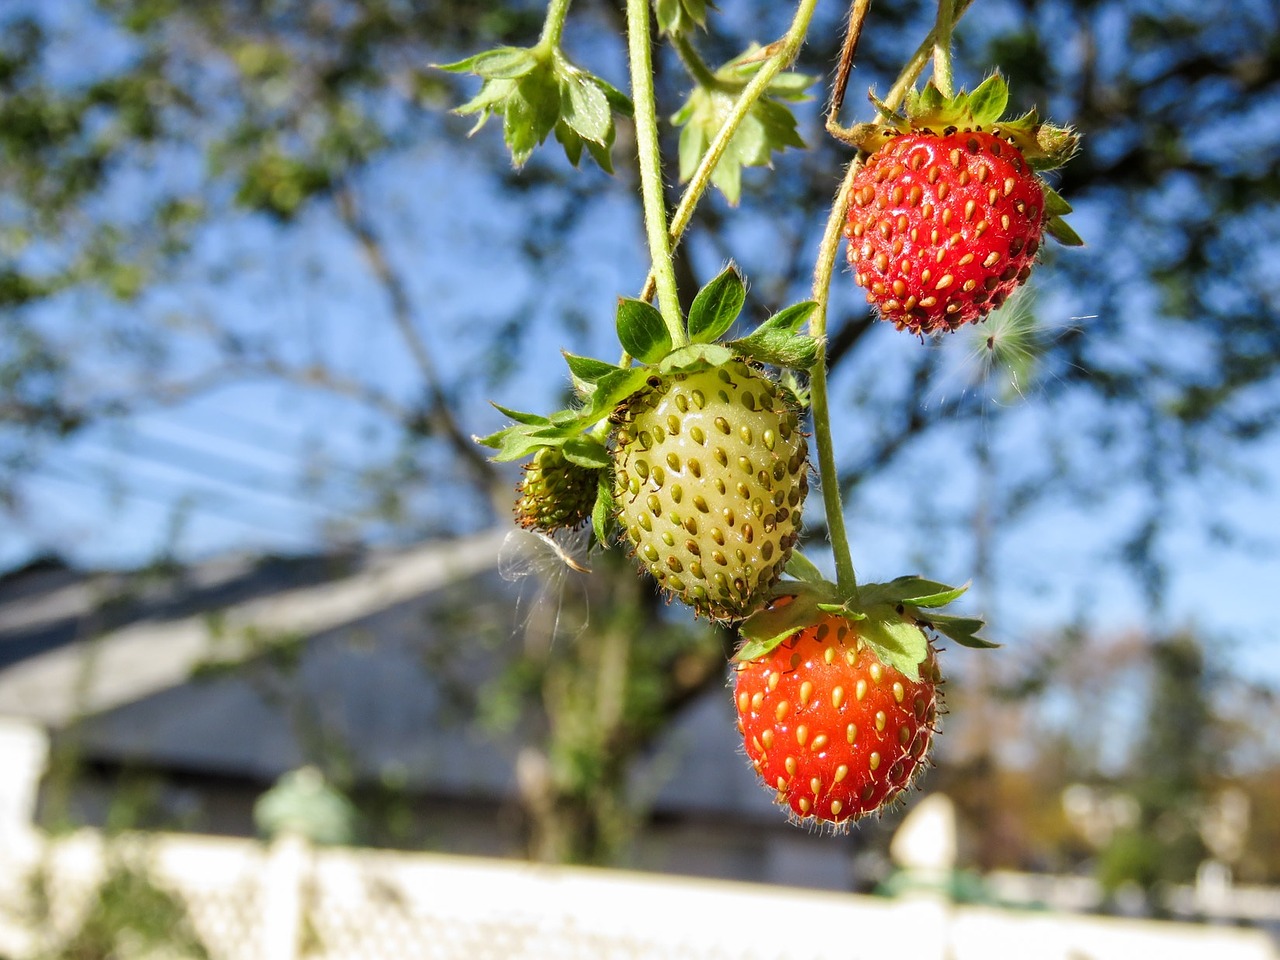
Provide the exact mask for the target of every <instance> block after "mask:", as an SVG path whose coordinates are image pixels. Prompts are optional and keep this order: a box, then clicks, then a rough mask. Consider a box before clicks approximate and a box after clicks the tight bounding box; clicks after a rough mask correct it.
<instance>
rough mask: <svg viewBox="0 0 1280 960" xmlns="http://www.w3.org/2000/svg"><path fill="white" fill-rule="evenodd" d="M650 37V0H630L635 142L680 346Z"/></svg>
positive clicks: (665, 304)
mask: <svg viewBox="0 0 1280 960" xmlns="http://www.w3.org/2000/svg"><path fill="white" fill-rule="evenodd" d="M650 43H651V40H650V37H649V0H627V50H628V55H629V58H630V61H631V99H632V103H633V104H634V106H635V122H636V145H637V148H638V156H639V166H640V194H641V198H642V200H643V204H644V224H645V233H646V235H647V236H648V240H649V256H650V259H652V261H653V267H652V269H653V278H654V287H655V290H656V292H657V295H658V312H659V313H661V314H662V321H663V323H664V324H665V325H666V328H667V331H668V332H669V333H670V334H671V342H672V345H673V346H675V347H682V346H684V345H685V344H687V343H688V342H689V341H688V338H687V337H686V336H685V330H684V318H683V316H682V315H681V312H680V298H679V294H678V292H677V289H676V271H675V264H674V263H673V262H672V259H671V240H670V237H669V236H668V233H667V208H666V200H665V198H664V197H663V192H662V153H661V150H660V148H659V144H658V116H657V107H656V104H655V97H654V89H653V53H652V50H651V49H650Z"/></svg>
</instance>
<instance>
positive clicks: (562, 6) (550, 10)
mask: <svg viewBox="0 0 1280 960" xmlns="http://www.w3.org/2000/svg"><path fill="white" fill-rule="evenodd" d="M571 2H572V0H551V4H550V5H549V6H548V7H547V19H546V20H544V21H543V24H542V35H541V36H540V37H538V48H539V49H541V50H545V51H547V52H548V53H549V52H551V51H552V50H557V49H559V47H560V38H561V37H562V36H563V35H564V22H565V20H566V19H567V18H568V16H569V4H570V3H571Z"/></svg>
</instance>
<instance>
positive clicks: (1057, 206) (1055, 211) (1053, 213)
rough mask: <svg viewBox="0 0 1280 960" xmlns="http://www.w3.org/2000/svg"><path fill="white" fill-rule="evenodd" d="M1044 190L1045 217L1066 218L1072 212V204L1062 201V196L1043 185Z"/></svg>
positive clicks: (1045, 184)
mask: <svg viewBox="0 0 1280 960" xmlns="http://www.w3.org/2000/svg"><path fill="white" fill-rule="evenodd" d="M1041 186H1042V187H1043V188H1044V215H1045V217H1046V218H1047V217H1065V216H1066V215H1067V214H1068V213H1070V212H1071V204H1069V203H1067V201H1065V200H1063V199H1062V194H1060V193H1058V191H1057V190H1055V189H1053V187H1051V186H1049V185H1048V184H1047V183H1042V184H1041Z"/></svg>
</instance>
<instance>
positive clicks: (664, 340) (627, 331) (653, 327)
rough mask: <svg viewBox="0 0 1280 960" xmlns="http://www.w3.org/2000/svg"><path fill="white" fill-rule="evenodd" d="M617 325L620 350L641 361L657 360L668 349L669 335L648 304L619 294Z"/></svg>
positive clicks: (667, 351) (664, 324) (669, 347)
mask: <svg viewBox="0 0 1280 960" xmlns="http://www.w3.org/2000/svg"><path fill="white" fill-rule="evenodd" d="M617 326H618V342H619V343H621V344H622V349H623V350H625V351H627V353H629V354H630V355H631V356H633V357H635V358H636V359H637V360H639V361H641V362H642V363H657V362H658V361H659V360H661V359H662V358H663V357H665V356H666V355H667V354H668V353H669V352H670V351H671V334H670V332H669V331H668V330H667V325H666V323H665V322H664V321H663V319H662V314H660V313H659V312H658V310H657V308H656V307H654V306H653V305H652V304H650V303H646V302H645V301H643V300H633V299H631V298H629V297H619V298H618V316H617Z"/></svg>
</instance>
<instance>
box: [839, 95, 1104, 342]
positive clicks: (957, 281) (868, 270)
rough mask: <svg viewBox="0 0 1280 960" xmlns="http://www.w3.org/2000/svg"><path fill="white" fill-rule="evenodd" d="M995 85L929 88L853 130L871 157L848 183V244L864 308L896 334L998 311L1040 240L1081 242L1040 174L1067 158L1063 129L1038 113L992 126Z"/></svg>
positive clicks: (1069, 139)
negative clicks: (949, 90)
mask: <svg viewBox="0 0 1280 960" xmlns="http://www.w3.org/2000/svg"><path fill="white" fill-rule="evenodd" d="M1007 100H1008V90H1007V88H1006V87H1005V85H1004V81H1003V80H1002V79H1001V78H1000V77H999V76H998V75H997V76H993V77H990V78H988V79H987V80H986V81H984V82H983V83H982V84H981V85H980V86H979V87H978V88H977V89H976V90H974V91H973V92H972V93H967V92H965V91H963V90H962V91H960V92H959V93H958V94H956V95H955V96H954V97H950V98H946V97H943V95H942V94H941V93H939V92H938V90H937V88H936V87H934V86H932V85H931V84H930V85H929V86H927V87H926V88H925V89H924V90H923V91H922V92H919V93H915V92H913V93H912V94H910V95H908V97H907V105H906V113H905V114H903V115H899V114H893V113H890V112H889V111H888V110H887V108H885V107H884V106H883V104H879V105H878V106H879V107H880V110H881V114H882V121H883V122H882V123H880V124H862V125H860V126H859V127H857V128H855V133H854V134H853V135H852V137H851V141H850V142H851V143H852V144H853V145H854V146H857V147H858V148H860V149H861V150H862V151H863V152H864V153H865V154H866V155H867V156H868V159H867V161H866V164H865V166H863V167H862V169H861V170H859V171H858V172H857V173H856V174H855V175H854V179H853V182H852V184H851V190H850V200H849V210H848V214H847V221H846V223H845V230H844V232H845V236H846V237H848V239H849V247H848V257H849V264H850V265H851V266H852V267H853V271H854V277H855V279H856V280H857V282H858V284H859V286H862V287H864V288H865V289H866V291H867V302H868V303H873V304H875V305H876V307H877V309H878V310H879V312H880V316H881V318H882V319H885V320H889V321H890V322H892V323H893V324H894V325H895V326H896V327H898V328H899V329H902V328H906V329H908V330H910V331H912V332H913V333H917V334H925V333H934V332H939V331H946V330H954V329H956V328H957V327H959V326H961V325H962V324H965V323H974V322H976V321H978V320H981V319H982V318H983V317H985V316H986V315H987V314H988V313H990V312H991V311H992V310H994V309H995V308H997V307H999V306H1000V305H1001V304H1002V303H1003V302H1004V301H1005V298H1007V297H1008V296H1009V294H1011V293H1012V292H1013V291H1014V290H1016V289H1017V288H1018V286H1019V285H1021V284H1022V283H1024V282H1025V281H1026V279H1027V277H1028V276H1030V274H1031V268H1032V266H1033V265H1034V264H1035V260H1036V253H1037V251H1039V249H1040V245H1041V242H1042V241H1043V238H1044V235H1045V234H1048V235H1049V236H1052V237H1054V238H1055V239H1057V240H1059V241H1061V242H1062V243H1065V244H1069V245H1076V244H1079V243H1080V242H1081V240H1080V238H1079V237H1078V236H1077V235H1076V234H1075V231H1073V230H1072V229H1071V228H1070V227H1069V226H1067V224H1066V222H1065V220H1063V215H1064V214H1066V213H1069V212H1070V211H1071V207H1070V206H1069V205H1068V204H1067V203H1066V202H1065V201H1064V200H1063V199H1062V198H1061V197H1060V196H1058V194H1057V193H1056V192H1055V191H1054V190H1053V189H1052V188H1051V187H1050V186H1049V185H1048V184H1046V183H1045V182H1044V181H1043V180H1042V179H1041V178H1040V176H1039V172H1040V171H1043V170H1048V169H1052V168H1054V167H1056V166H1060V165H1061V164H1062V163H1064V162H1066V160H1067V159H1069V158H1070V156H1071V155H1072V153H1073V152H1074V151H1075V148H1076V143H1077V138H1076V136H1075V134H1074V133H1072V132H1071V131H1070V130H1067V129H1064V128H1062V127H1054V126H1051V125H1049V124H1046V123H1041V122H1040V120H1039V118H1038V117H1037V116H1036V114H1035V112H1034V111H1033V112H1031V113H1029V114H1027V115H1026V116H1023V117H1020V118H1018V119H1016V120H1000V119H999V118H1000V115H1001V114H1002V113H1003V111H1004V108H1005V104H1006V102H1007Z"/></svg>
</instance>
